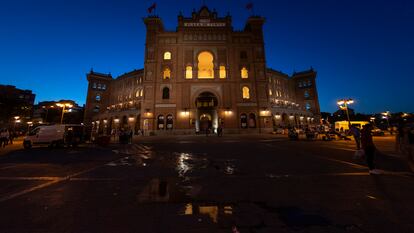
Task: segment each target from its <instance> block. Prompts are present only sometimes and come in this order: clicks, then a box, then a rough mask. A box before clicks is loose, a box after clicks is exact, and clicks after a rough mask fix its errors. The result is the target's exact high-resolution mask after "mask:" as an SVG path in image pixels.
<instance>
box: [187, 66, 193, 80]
mask: <svg viewBox="0 0 414 233" xmlns="http://www.w3.org/2000/svg"><path fill="white" fill-rule="evenodd" d="M185 78H186V79H192V78H193V67H192V66H187V67H185Z"/></svg>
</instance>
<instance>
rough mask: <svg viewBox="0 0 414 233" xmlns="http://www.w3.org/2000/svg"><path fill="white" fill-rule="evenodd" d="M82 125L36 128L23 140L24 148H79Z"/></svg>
mask: <svg viewBox="0 0 414 233" xmlns="http://www.w3.org/2000/svg"><path fill="white" fill-rule="evenodd" d="M82 132H83V126H82V125H74V124H71V125H43V126H38V127H36V128H34V129H33V130H32V131H30V132H29V134H28V135H27V136H26V137H25V138H24V140H23V147H24V148H25V149H30V148H31V147H32V146H33V145H42V144H43V145H49V146H64V145H65V144H66V145H68V146H69V145H72V146H77V145H78V144H79V143H80V142H81V140H82Z"/></svg>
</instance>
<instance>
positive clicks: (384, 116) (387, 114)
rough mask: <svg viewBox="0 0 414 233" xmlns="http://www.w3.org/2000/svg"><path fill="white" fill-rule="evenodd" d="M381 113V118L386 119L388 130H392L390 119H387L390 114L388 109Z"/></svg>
mask: <svg viewBox="0 0 414 233" xmlns="http://www.w3.org/2000/svg"><path fill="white" fill-rule="evenodd" d="M381 114H382V115H383V117H382V118H384V119H387V125H388V130H389V131H392V130H391V127H390V120H389V118H390V116H391V113H390V111H386V112H383V113H381ZM391 134H392V132H391Z"/></svg>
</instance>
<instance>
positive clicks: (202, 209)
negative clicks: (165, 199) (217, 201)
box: [180, 203, 233, 223]
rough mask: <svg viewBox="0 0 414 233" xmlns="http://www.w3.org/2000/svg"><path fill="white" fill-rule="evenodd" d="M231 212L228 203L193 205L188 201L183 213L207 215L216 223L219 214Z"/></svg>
mask: <svg viewBox="0 0 414 233" xmlns="http://www.w3.org/2000/svg"><path fill="white" fill-rule="evenodd" d="M180 214H182V213H180ZM232 214H233V207H232V206H229V205H226V206H220V205H196V204H194V205H193V204H192V203H188V204H186V205H185V209H184V215H208V217H209V218H210V219H211V221H213V222H214V223H217V221H218V218H219V216H221V215H232Z"/></svg>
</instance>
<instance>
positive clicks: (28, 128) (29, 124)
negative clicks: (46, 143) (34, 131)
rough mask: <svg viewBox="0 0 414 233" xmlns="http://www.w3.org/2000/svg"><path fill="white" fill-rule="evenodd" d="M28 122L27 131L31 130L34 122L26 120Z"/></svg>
mask: <svg viewBox="0 0 414 233" xmlns="http://www.w3.org/2000/svg"><path fill="white" fill-rule="evenodd" d="M26 123H27V132H29V131H30V126H32V125H33V122H31V121H28V122H26Z"/></svg>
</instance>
